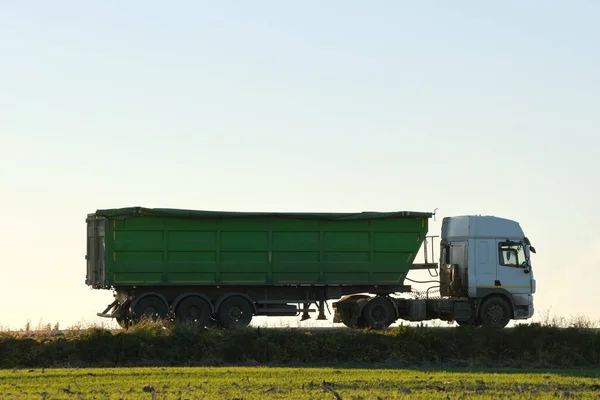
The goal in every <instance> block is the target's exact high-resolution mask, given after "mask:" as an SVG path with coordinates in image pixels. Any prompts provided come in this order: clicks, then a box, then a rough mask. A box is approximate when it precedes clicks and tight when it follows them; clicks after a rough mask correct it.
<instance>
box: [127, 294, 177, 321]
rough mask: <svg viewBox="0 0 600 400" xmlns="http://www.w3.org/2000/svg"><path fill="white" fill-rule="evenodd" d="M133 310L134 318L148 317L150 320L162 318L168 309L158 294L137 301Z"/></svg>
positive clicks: (165, 315)
mask: <svg viewBox="0 0 600 400" xmlns="http://www.w3.org/2000/svg"><path fill="white" fill-rule="evenodd" d="M133 312H134V313H135V319H136V320H138V321H139V320H141V319H144V318H149V319H151V320H152V321H157V320H164V319H165V318H166V317H167V313H168V312H169V309H168V307H167V305H166V304H165V302H164V301H163V300H162V299H161V298H160V297H158V296H146V297H144V298H142V299H141V300H140V301H138V302H137V304H136V305H135V307H134V309H133Z"/></svg>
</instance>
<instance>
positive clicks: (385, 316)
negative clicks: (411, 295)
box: [362, 297, 396, 329]
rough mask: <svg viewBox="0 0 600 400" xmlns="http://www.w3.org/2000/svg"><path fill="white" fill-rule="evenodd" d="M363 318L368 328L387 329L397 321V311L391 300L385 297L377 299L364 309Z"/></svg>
mask: <svg viewBox="0 0 600 400" xmlns="http://www.w3.org/2000/svg"><path fill="white" fill-rule="evenodd" d="M362 317H363V319H364V321H365V322H366V325H367V327H369V328H371V329H385V328H387V327H389V326H390V325H391V324H393V323H394V321H395V320H396V309H395V308H394V306H393V305H392V302H391V301H390V300H388V299H386V298H384V297H375V298H374V299H372V300H370V301H369V302H368V303H367V305H366V306H365V308H363V312H362Z"/></svg>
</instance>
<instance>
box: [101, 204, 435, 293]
mask: <svg viewBox="0 0 600 400" xmlns="http://www.w3.org/2000/svg"><path fill="white" fill-rule="evenodd" d="M371 214H373V213H371ZM103 215H104V216H106V214H103ZM298 215H300V214H254V215H240V214H230V215H226V216H223V215H221V217H220V218H219V217H214V216H208V217H207V216H195V217H193V218H192V217H190V216H172V215H162V216H161V215H137V216H136V215H122V214H121V215H114V216H106V217H107V219H108V220H107V233H106V243H105V244H106V282H105V283H106V284H107V285H113V286H123V285H138V286H143V285H270V284H292V285H295V284H326V285H340V284H355V285H386V284H388V285H389V284H394V285H399V284H403V281H404V278H405V276H406V274H407V272H408V270H409V268H410V266H411V265H412V263H413V261H414V259H415V257H416V254H417V252H418V251H419V249H420V247H421V245H422V243H423V240H424V239H425V235H426V234H427V228H428V217H429V216H430V215H431V214H426V213H423V214H419V213H413V214H412V215H411V214H409V215H405V214H402V213H387V214H386V216H385V217H381V215H383V213H381V215H379V216H377V215H375V216H373V215H371V216H372V217H370V218H344V217H343V215H342V214H314V215H315V216H316V217H315V218H310V214H302V217H298ZM324 215H329V216H330V217H323V216H324ZM346 215H348V214H346ZM355 215H363V216H364V214H355Z"/></svg>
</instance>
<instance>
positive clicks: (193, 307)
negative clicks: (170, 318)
mask: <svg viewBox="0 0 600 400" xmlns="http://www.w3.org/2000/svg"><path fill="white" fill-rule="evenodd" d="M210 314H211V310H210V305H209V304H208V303H207V302H206V300H204V299H202V298H200V297H197V296H189V297H186V298H185V299H183V300H182V301H181V302H180V303H179V305H177V310H176V312H175V320H176V321H177V322H180V323H193V324H194V325H198V326H199V327H202V328H204V327H205V326H206V325H208V324H209V323H210Z"/></svg>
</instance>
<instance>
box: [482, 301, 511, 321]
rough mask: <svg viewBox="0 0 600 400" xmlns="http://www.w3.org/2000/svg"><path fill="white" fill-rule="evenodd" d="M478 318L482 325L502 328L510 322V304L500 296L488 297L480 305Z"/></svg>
mask: <svg viewBox="0 0 600 400" xmlns="http://www.w3.org/2000/svg"><path fill="white" fill-rule="evenodd" d="M479 318H480V321H481V324H482V325H483V326H484V327H487V328H499V329H502V328H504V327H505V326H506V325H508V323H509V322H510V318H511V308H510V305H509V304H508V302H507V301H506V300H504V299H503V298H502V297H490V298H489V299H487V300H484V302H483V304H482V305H481V308H480V309H479Z"/></svg>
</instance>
